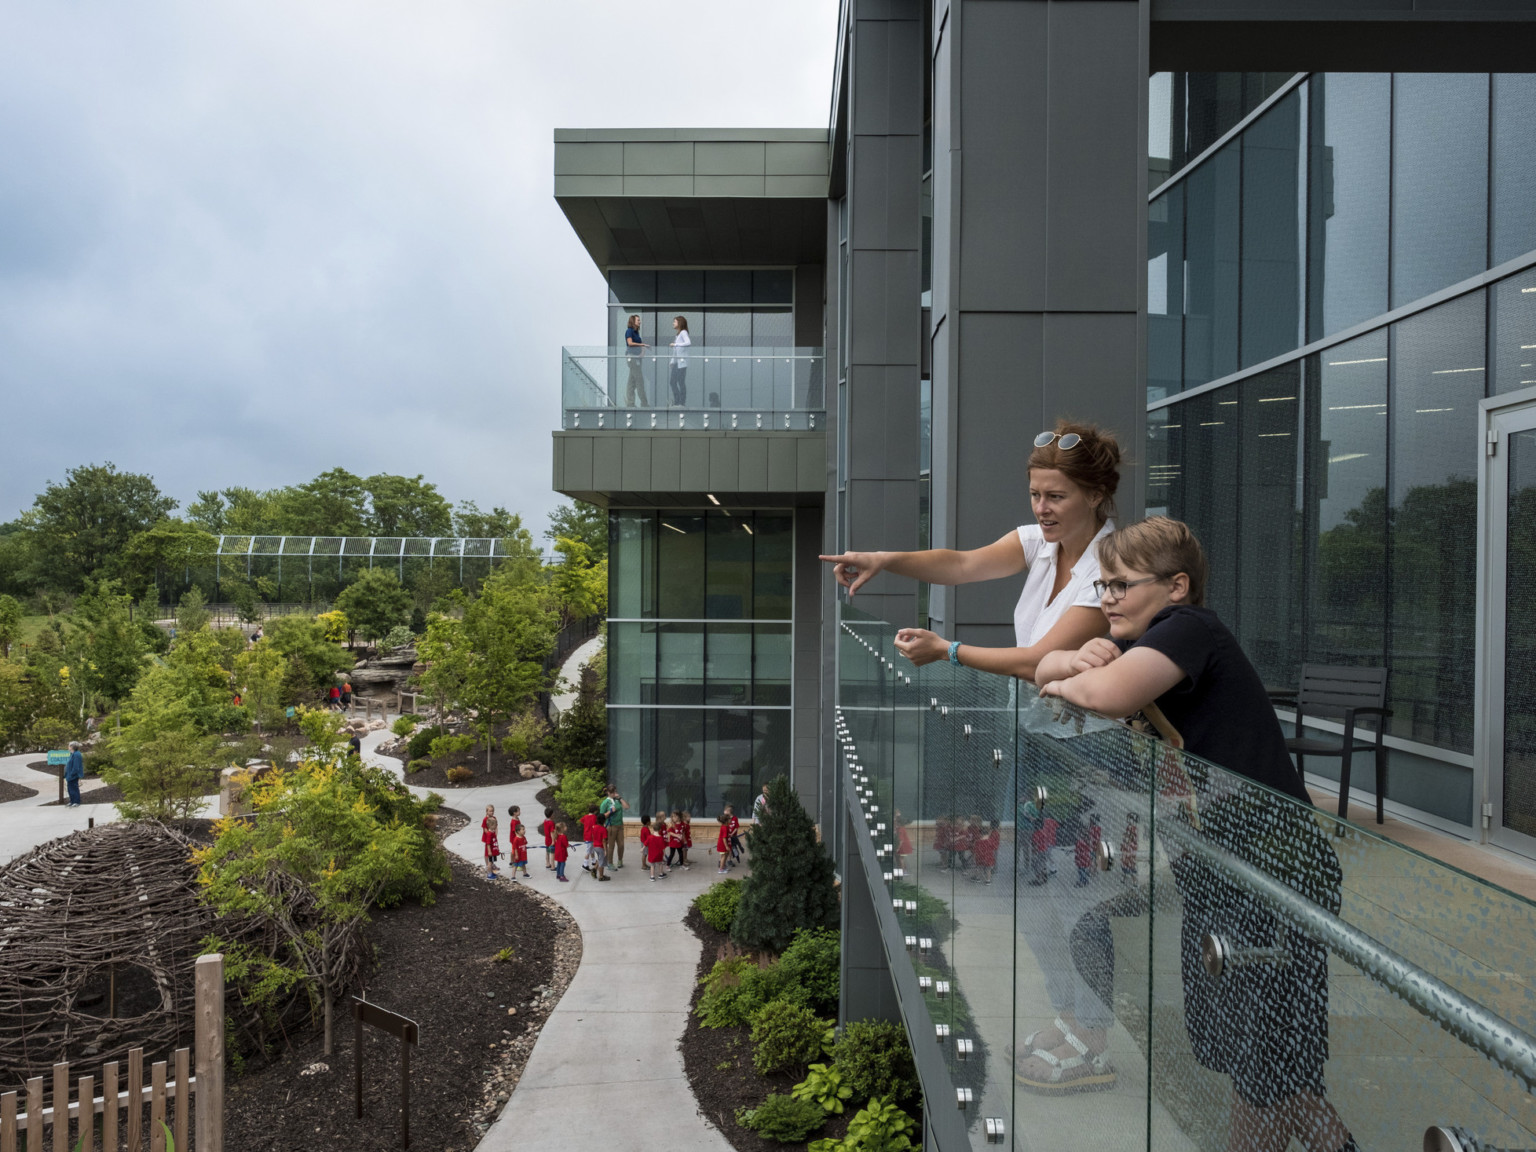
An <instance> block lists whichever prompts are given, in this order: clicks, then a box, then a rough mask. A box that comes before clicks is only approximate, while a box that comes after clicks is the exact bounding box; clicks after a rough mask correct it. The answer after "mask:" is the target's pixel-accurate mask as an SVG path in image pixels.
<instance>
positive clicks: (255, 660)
mask: <svg viewBox="0 0 1536 1152" xmlns="http://www.w3.org/2000/svg"><path fill="white" fill-rule="evenodd" d="M287 671H288V663H287V661H286V660H285V659H284V657H283V654H282V653H281V652H279V651H278V650H277V646H276V645H275V644H273V643H272V641H271V640H270V639H269V638H267V637H265V636H264V637H262V639H261V640H259V641H257V642H256V643H255V644H254V645H252V646H251V648H250V649H249V650H248V651H245V652H241V653H240V654H239V655H238V656H236V657H235V690H236V691H237V692H239V693H240V699H241V700H242V701H243V702H244V706H245V708H246V710H247V711H248V712H249V713H250V714H251V720H252V721H253V722H254V723H255V725H256V728H257V730H258V731H261V732H265V731H267V730H268V729H270V728H276V727H278V726H279V725H281V724H282V722H283V715H284V710H285V709H286V707H287V705H288V704H289V703H290V701H289V699H288V698H287V696H286V695H285V693H284V682H285V678H286V673H287Z"/></svg>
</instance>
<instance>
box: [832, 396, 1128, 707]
mask: <svg viewBox="0 0 1536 1152" xmlns="http://www.w3.org/2000/svg"><path fill="white" fill-rule="evenodd" d="M1119 484H1120V445H1119V444H1118V443H1117V442H1116V440H1115V437H1114V434H1113V433H1111V432H1107V431H1102V430H1100V429H1098V428H1095V427H1094V426H1093V425H1091V424H1076V423H1072V422H1069V421H1062V422H1060V423H1058V424H1057V425H1056V428H1055V430H1054V431H1050V432H1042V433H1040V435H1038V436H1036V437H1035V446H1034V451H1032V452H1031V453H1030V454H1029V499H1030V506H1031V508H1032V510H1033V511H1034V514H1035V523H1033V524H1024V525H1021V526H1020V527H1018V528H1017V529H1015V530H1014V531H1012V532H1009V533H1008V534H1007V535H1006V536H1003V537H1002V538H1001V539H999V540H997V541H996V542H994V543H992V544H988V545H987V546H986V547H985V548H974V549H971V550H969V551H965V552H961V551H956V550H954V549H951V548H932V549H928V550H927V551H923V552H844V553H843V554H842V555H840V556H823V557H822V559H823V560H826V561H829V562H830V563H832V564H833V565H835V567H834V568H833V569H832V572H833V575H834V576H835V577H836V578H837V582H838V583H839V584H841V585H842V586H843V587H844V588H847V589H848V593H849V595H850V596H851V595H854V594H856V593H857V592H858V590H859V589H860V588H862V587H863V586H864V585H865V584H866V583H868V582H869V580H870V579H871V578H872V577H874V576H875V575H876V574H877V573H880V572H894V573H895V574H897V575H898V576H911V577H912V578H913V579H916V580H923V581H926V582H927V583H929V584H972V583H976V582H978V581H981V580H1000V579H1002V578H1004V577H1006V576H1012V575H1014V574H1015V573H1017V572H1026V571H1027V572H1028V575H1027V576H1026V577H1025V580H1024V591H1023V593H1022V594H1021V595H1020V596H1019V602H1018V605H1017V607H1015V608H1014V611H1013V628H1014V641H1015V643H1016V645H1017V647H1014V648H981V647H977V646H976V645H974V644H961V643H960V642H959V641H954V642H950V641H948V640H945V639H944V638H943V637H941V636H937V635H935V634H934V633H932V632H930V631H928V630H927V629H926V628H903V629H902V630H901V631H899V632H898V633H897V634H896V647H897V649H898V650H899V651H900V652H901V654H902V655H903V656H905V657H907V659H909V660H911V661H912V662H913V663H914V664H930V663H932V662H933V661H935V660H943V659H945V658H946V657H948V659H949V660H950V661H951V662H953V663H955V664H963V665H965V666H966V667H968V668H977V669H980V670H981V671H983V672H997V673H1000V674H1003V675H1006V676H1018V677H1022V678H1023V679H1026V680H1033V679H1034V675H1035V668H1036V666H1037V665H1038V664H1039V662H1040V658H1041V657H1042V656H1044V655H1045V654H1046V653H1047V652H1056V651H1060V650H1063V649H1066V650H1070V651H1076V650H1077V649H1078V648H1081V647H1082V646H1083V645H1084V644H1086V643H1087V642H1088V641H1089V640H1092V639H1093V638H1094V637H1096V636H1102V635H1104V633H1105V631H1106V625H1105V622H1104V614H1103V613H1102V612H1101V611H1099V599H1098V597H1097V596H1095V595H1094V593H1093V582H1094V581H1095V580H1097V579H1098V578H1099V562H1098V556H1097V551H1096V545H1097V543H1098V541H1099V539H1100V538H1101V537H1103V536H1105V535H1107V534H1108V533H1109V532H1112V531H1113V530H1114V527H1115V525H1114V521H1113V520H1111V519H1110V515H1111V514H1112V513H1113V511H1114V499H1115V489H1116V488H1117V487H1119Z"/></svg>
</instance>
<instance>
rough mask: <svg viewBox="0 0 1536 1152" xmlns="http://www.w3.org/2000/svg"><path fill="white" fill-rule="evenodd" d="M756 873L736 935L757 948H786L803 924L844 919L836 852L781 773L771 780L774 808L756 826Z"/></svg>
mask: <svg viewBox="0 0 1536 1152" xmlns="http://www.w3.org/2000/svg"><path fill="white" fill-rule="evenodd" d="M751 848H752V873H751V875H749V876H748V877H747V878H746V879H745V880H743V881H742V889H741V904H740V906H739V907H738V908H737V910H736V919H735V921H734V922H733V923H732V925H731V939H732V940H734V941H735V942H736V943H737V944H740V945H741V946H742V947H744V948H748V949H751V950H752V951H755V952H776V953H777V952H783V951H784V950H785V949H786V948H788V947H789V945H790V943H791V941H792V940H793V939H794V936H795V932H796V931H798V930H799V929H802V928H831V927H833V926H834V925H836V923H837V921H838V904H837V888H836V885H835V884H834V883H833V869H832V857H831V856H829V855H828V854H827V850H826V848H825V847H824V846H823V845H822V844H821V843H820V842H819V841H818V840H817V839H816V826H815V825H814V824H813V823H812V822H811V817H810V815H809V814H808V813H807V812H806V810H805V807H804V806H803V805H802V804H801V803H800V798H799V797H798V796H797V795H795V792H794V789H792V788H791V787H790V786H789V779H788V778H787V777H785V776H779V777H777V778H776V779H775V780H773V781H772V782H771V783H770V784H769V785H768V811H767V813H766V814H765V815H764V817H763V819H762V822H761V823H759V824H758V825H757V826H756V827H755V828H754V829H753V830H752V841H751Z"/></svg>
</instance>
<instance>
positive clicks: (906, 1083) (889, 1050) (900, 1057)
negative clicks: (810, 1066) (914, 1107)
mask: <svg viewBox="0 0 1536 1152" xmlns="http://www.w3.org/2000/svg"><path fill="white" fill-rule="evenodd" d="M832 1059H833V1063H834V1064H836V1066H837V1069H838V1071H839V1072H841V1073H842V1074H843V1079H844V1082H845V1083H846V1084H847V1085H848V1086H849V1087H850V1088H852V1089H853V1094H854V1097H855V1098H857V1099H860V1100H863V1099H867V1098H869V1097H872V1096H888V1097H890V1098H891V1100H892V1101H894V1102H896V1103H903V1102H905V1101H908V1100H911V1099H913V1098H915V1097H916V1096H917V1093H918V1091H919V1086H918V1080H917V1067H916V1065H915V1064H914V1063H913V1062H912V1048H911V1046H910V1045H909V1044H908V1043H907V1031H906V1029H905V1028H903V1027H902V1026H901V1025H900V1024H896V1023H893V1022H891V1021H889V1020H854V1021H852V1022H850V1023H849V1024H847V1025H845V1026H844V1027H843V1034H842V1035H841V1036H839V1037H838V1038H837V1045H836V1046H835V1047H834V1048H833V1050H832Z"/></svg>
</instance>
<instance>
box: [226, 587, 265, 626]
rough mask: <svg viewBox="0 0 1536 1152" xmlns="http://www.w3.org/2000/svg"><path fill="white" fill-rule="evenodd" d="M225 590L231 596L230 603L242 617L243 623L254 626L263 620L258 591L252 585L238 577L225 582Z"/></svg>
mask: <svg viewBox="0 0 1536 1152" xmlns="http://www.w3.org/2000/svg"><path fill="white" fill-rule="evenodd" d="M224 588H225V590H226V591H227V592H228V594H229V602H230V604H231V606H233V608H234V610H235V614H236V615H237V616H239V617H240V620H241V622H242V623H245V624H254V623H256V621H258V620H260V619H261V604H260V602H259V601H258V600H257V599H256V589H255V588H253V587H252V586H251V585H250V584H248V583H246V582H245V581H244V580H241V579H240V578H239V577H236V578H234V579H232V580H226V581H225V582H224Z"/></svg>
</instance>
